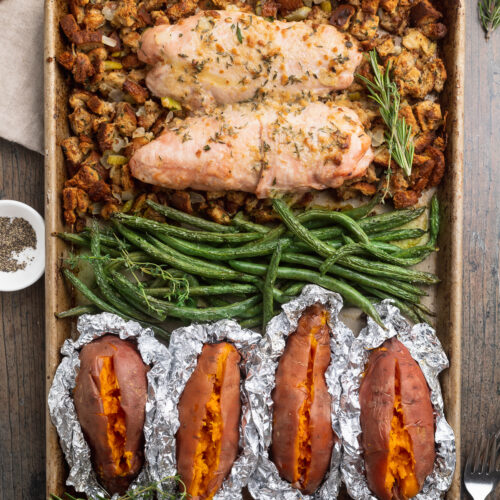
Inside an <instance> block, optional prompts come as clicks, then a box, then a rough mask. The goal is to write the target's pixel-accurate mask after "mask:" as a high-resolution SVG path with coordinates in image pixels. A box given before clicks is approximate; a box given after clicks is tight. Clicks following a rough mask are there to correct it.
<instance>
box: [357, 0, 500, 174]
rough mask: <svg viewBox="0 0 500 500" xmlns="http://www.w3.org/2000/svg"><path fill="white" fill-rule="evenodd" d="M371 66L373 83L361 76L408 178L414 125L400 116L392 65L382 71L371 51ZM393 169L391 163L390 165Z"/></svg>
mask: <svg viewBox="0 0 500 500" xmlns="http://www.w3.org/2000/svg"><path fill="white" fill-rule="evenodd" d="M499 1H500V0H499ZM369 54H370V65H371V67H372V72H373V76H374V78H373V82H372V81H371V80H368V78H365V77H364V76H362V75H357V76H358V78H359V79H360V80H362V81H363V82H364V83H365V85H366V87H367V89H368V92H369V93H370V97H371V99H373V100H374V101H375V102H376V103H377V104H378V106H379V112H380V116H381V117H382V119H383V120H384V123H385V124H386V126H387V130H386V133H385V140H386V141H387V145H388V147H389V153H390V155H391V157H392V158H393V159H394V161H396V163H397V164H398V165H399V166H400V167H401V168H402V169H403V172H404V173H405V174H406V176H407V177H409V176H410V175H411V167H412V164H413V155H414V153H415V145H414V143H413V139H412V136H411V126H410V125H408V124H407V123H406V121H405V119H404V118H400V117H399V108H400V103H401V96H400V95H399V91H398V88H397V86H396V84H395V83H394V82H393V81H392V80H391V77H390V72H391V65H390V63H389V64H388V65H387V68H386V69H385V72H384V73H382V72H381V71H380V68H379V66H378V58H377V52H376V51H375V50H371V51H370V53H369ZM388 170H389V171H390V164H389V167H388Z"/></svg>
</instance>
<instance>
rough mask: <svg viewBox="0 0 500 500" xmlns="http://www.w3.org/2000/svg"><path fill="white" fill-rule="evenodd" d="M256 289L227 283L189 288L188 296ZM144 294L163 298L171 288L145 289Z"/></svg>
mask: <svg viewBox="0 0 500 500" xmlns="http://www.w3.org/2000/svg"><path fill="white" fill-rule="evenodd" d="M256 291H257V287H256V286H255V285H250V284H248V285H247V284H242V283H227V284H225V285H207V286H190V287H189V296H190V297H199V296H205V295H229V294H239V293H241V294H249V293H255V292H256ZM146 293H147V294H148V295H151V296H152V297H164V296H166V295H168V294H170V293H172V289H171V288H147V289H146Z"/></svg>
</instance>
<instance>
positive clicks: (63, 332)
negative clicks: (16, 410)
mask: <svg viewBox="0 0 500 500" xmlns="http://www.w3.org/2000/svg"><path fill="white" fill-rule="evenodd" d="M440 5H441V8H442V9H443V10H444V12H445V19H446V24H447V26H448V30H449V32H448V35H447V37H446V38H445V40H444V46H443V50H444V60H445V64H446V68H447V71H448V81H447V84H446V87H445V90H444V93H443V96H442V104H443V107H444V109H445V110H447V112H448V115H447V131H448V137H449V142H448V146H447V151H446V160H447V173H446V175H445V179H444V181H443V183H442V184H441V185H440V187H439V192H438V195H439V199H440V201H441V205H442V210H443V213H442V229H441V234H440V238H439V242H438V244H439V248H440V251H439V253H438V254H437V256H436V257H435V258H434V259H433V260H432V261H431V262H430V263H427V266H430V268H431V269H432V270H435V271H437V272H438V274H439V276H440V278H441V280H442V281H441V283H440V284H439V285H438V286H437V287H436V289H435V292H433V295H432V296H431V297H430V300H431V302H432V303H433V305H434V307H435V308H436V310H437V313H438V315H437V318H436V327H437V332H438V336H439V338H440V340H441V342H442V343H443V346H444V348H445V350H446V352H447V354H448V356H449V359H450V368H449V370H447V371H446V372H445V373H444V376H443V377H442V385H443V394H444V398H445V404H446V413H447V419H448V421H449V422H450V424H451V425H452V427H453V429H454V430H455V434H456V438H457V470H456V473H455V477H454V481H453V485H452V487H451V490H450V492H449V493H448V496H447V498H448V499H453V500H455V499H456V500H458V499H459V498H460V472H461V465H460V391H461V379H460V375H461V319H462V209H463V208H462V200H463V187H462V176H463V126H464V125H463V109H464V102H463V101H464V57H465V48H464V46H465V13H464V0H443V1H442V2H440ZM65 13H67V0H45V221H46V231H47V238H46V259H47V261H46V272H45V287H46V294H45V297H46V299H45V300H46V307H45V312H46V320H45V328H46V332H45V335H46V343H45V357H46V373H45V376H46V386H47V390H48V388H49V387H50V385H51V383H52V378H53V376H54V372H55V370H56V367H57V365H58V364H59V361H60V356H59V349H60V347H61V344H62V343H63V341H64V340H65V339H66V338H68V337H69V336H70V335H71V332H72V330H71V329H72V323H71V320H57V319H56V318H55V316H54V313H55V312H56V311H62V310H65V309H67V308H68V307H69V306H70V302H71V300H70V297H71V294H70V290H69V288H68V287H67V286H66V284H65V282H64V280H63V278H62V276H61V273H60V264H61V259H62V258H63V256H64V253H65V245H64V243H63V242H62V241H60V240H59V239H57V238H55V237H53V236H52V234H53V233H54V232H57V231H62V230H64V221H63V219H62V207H61V205H62V200H61V190H62V186H63V184H64V181H65V179H66V171H65V166H64V158H63V154H62V152H61V148H60V143H61V141H62V140H63V139H64V138H65V137H67V135H68V124H67V118H66V116H67V113H66V111H67V95H68V85H67V80H66V77H65V75H64V73H63V71H61V69H60V68H59V67H58V65H57V62H56V61H55V56H56V54H57V53H58V52H59V47H61V46H62V43H63V40H62V35H61V33H60V29H59V19H60V18H61V16H62V15H64V14H65ZM46 422H47V424H46V493H47V495H46V497H47V498H49V494H50V493H54V494H57V495H61V494H62V493H63V492H64V490H65V489H64V483H65V479H66V473H67V471H66V465H65V462H64V458H63V456H62V454H61V450H60V447H59V443H58V438H57V434H56V432H55V429H54V427H53V426H52V424H51V422H50V417H49V416H48V412H47V417H46Z"/></svg>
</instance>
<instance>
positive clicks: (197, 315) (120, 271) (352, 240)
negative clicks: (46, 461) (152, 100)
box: [58, 197, 439, 337]
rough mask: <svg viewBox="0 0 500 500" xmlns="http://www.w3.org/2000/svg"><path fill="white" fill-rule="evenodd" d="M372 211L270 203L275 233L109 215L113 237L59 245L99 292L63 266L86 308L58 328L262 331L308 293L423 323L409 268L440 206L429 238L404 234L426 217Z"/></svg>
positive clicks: (238, 223)
mask: <svg viewBox="0 0 500 500" xmlns="http://www.w3.org/2000/svg"><path fill="white" fill-rule="evenodd" d="M378 201H379V200H378V198H374V199H373V200H372V201H371V202H370V203H368V204H367V205H364V206H361V207H358V208H355V209H352V210H347V211H343V212H336V211H331V210H326V209H311V210H306V211H303V212H300V213H294V212H293V211H292V210H291V209H290V208H289V207H288V206H287V204H286V203H285V202H284V201H282V200H273V207H274V210H275V211H276V213H277V214H278V215H279V217H280V218H281V221H282V223H281V224H280V225H278V226H276V227H268V226H265V225H261V224H256V223H255V222H252V221H249V220H247V219H246V218H245V217H244V215H243V214H241V213H239V214H237V215H236V216H235V217H234V218H233V220H232V225H230V226H223V225H220V224H216V223H214V222H210V221H207V220H205V219H202V218H199V217H196V216H193V215H189V214H186V213H183V212H180V211H178V210H176V209H174V208H171V207H166V206H162V205H158V204H156V203H154V202H152V201H148V204H149V205H150V206H151V207H152V208H153V209H155V210H156V211H157V212H158V213H160V214H162V215H163V216H164V217H165V219H166V220H167V221H170V222H165V223H163V222H157V221H153V220H150V219H145V218H142V217H136V216H133V215H126V214H122V213H118V214H116V215H115V216H114V217H113V221H112V222H113V226H112V228H109V227H107V228H100V227H98V226H97V224H96V223H94V224H93V225H92V226H91V228H90V229H89V228H87V229H86V230H84V231H83V232H81V233H79V234H73V233H60V234H58V236H59V237H60V238H62V239H64V240H66V241H68V242H70V243H72V244H74V245H76V246H80V247H87V248H89V249H90V253H89V254H84V255H81V256H80V257H79V258H81V259H86V260H87V261H88V262H90V265H91V266H92V270H93V272H94V275H95V282H96V286H95V287H94V288H93V289H91V288H89V287H88V286H86V285H85V284H84V283H83V282H82V281H81V280H80V279H79V278H78V277H77V275H76V274H75V273H74V272H73V271H72V270H71V269H70V268H69V267H68V266H66V267H65V269H64V274H65V276H66V277H67V279H68V280H69V281H70V282H71V283H72V285H73V286H74V287H75V288H77V289H78V290H79V291H80V292H81V293H82V294H83V296H84V297H86V299H87V300H88V301H89V302H90V303H91V305H86V306H79V307H75V308H73V309H70V310H69V311H64V312H62V313H59V315H58V316H59V317H60V318H63V317H70V316H75V315H79V314H83V313H87V312H94V311H97V310H101V311H107V312H112V313H115V314H117V315H119V316H122V317H124V318H126V319H134V320H137V321H139V322H141V323H143V324H147V325H149V326H151V327H152V328H153V329H154V330H155V331H156V332H157V334H159V335H160V336H163V337H167V336H168V334H167V333H166V332H165V331H164V330H163V329H162V328H161V327H159V326H158V324H161V323H162V322H164V321H165V320H166V319H167V318H169V317H170V318H177V319H179V320H184V321H188V322H189V321H200V322H201V321H215V320H219V319H223V318H235V319H238V320H239V321H240V323H241V325H242V326H245V327H255V326H262V327H265V325H266V324H267V322H268V321H269V320H270V319H271V318H272V317H273V316H274V315H275V314H276V313H277V304H280V303H284V302H288V301H289V300H291V299H292V298H294V297H295V296H297V295H298V294H299V293H300V291H301V290H302V288H303V287H304V286H305V285H306V284H308V283H315V284H317V285H320V286H322V287H324V288H327V289H329V290H332V291H334V292H338V293H340V294H341V295H342V297H343V298H344V301H345V302H346V303H347V304H349V305H352V306H356V307H359V308H360V309H361V310H362V311H364V312H365V313H366V314H368V315H370V316H371V317H372V318H373V319H374V320H375V321H377V322H378V323H380V318H379V316H378V314H377V312H376V310H375V308H374V307H373V304H374V303H376V302H379V301H380V300H381V299H386V298H389V299H392V300H393V301H394V303H395V304H396V305H397V306H398V307H399V308H400V309H401V311H402V312H403V313H404V314H405V315H406V316H407V317H408V318H409V319H411V320H412V321H414V322H420V321H426V319H427V315H429V314H432V312H431V311H429V310H428V309H427V308H425V307H424V306H422V305H421V304H420V300H421V298H422V297H423V296H424V295H426V292H425V291H424V290H422V288H421V287H420V285H432V284H435V283H437V282H438V281H439V279H438V278H437V276H435V275H434V274H431V273H427V272H422V271H418V270H415V269H411V267H412V266H414V265H415V264H418V263H419V262H421V261H422V260H424V259H425V258H426V257H427V256H428V255H429V254H430V253H432V252H434V251H436V241H437V236H438V232H439V206H438V202H437V199H436V198H435V197H434V198H433V199H432V201H431V206H430V209H429V224H428V229H427V231H426V230H423V229H415V228H411V229H407V228H402V227H401V226H404V225H405V224H407V223H408V222H411V221H412V220H414V219H416V218H418V217H419V216H420V215H422V213H423V212H424V211H425V210H426V209H425V207H423V208H418V209H410V210H397V211H393V212H387V213H383V214H379V215H371V216H370V215H369V214H370V213H371V212H372V210H373V208H374V206H375V205H376V203H377V202H378ZM179 223H180V224H182V225H179ZM186 225H187V226H189V228H187V227H186ZM426 233H429V238H428V240H429V241H428V242H427V243H426V244H424V245H417V246H412V247H409V248H407V249H401V248H400V247H399V246H396V245H394V244H393V243H394V242H395V241H403V240H410V239H414V238H420V237H422V236H423V235H424V234H426ZM391 242H392V243H391Z"/></svg>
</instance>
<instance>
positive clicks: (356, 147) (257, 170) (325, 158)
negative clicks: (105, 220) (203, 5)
mask: <svg viewBox="0 0 500 500" xmlns="http://www.w3.org/2000/svg"><path fill="white" fill-rule="evenodd" d="M370 146H371V139H370V137H369V136H368V135H367V134H366V133H365V132H364V130H363V127H362V125H361V123H360V121H359V118H358V116H357V115H356V113H355V112H354V111H352V110H350V109H348V108H344V107H339V106H335V105H334V104H333V103H331V102H327V103H323V102H309V103H308V102H306V101H305V100H304V102H303V103H301V102H299V103H294V104H281V103H278V102H276V101H269V102H266V103H261V104H256V103H241V104H234V105H228V106H224V107H219V108H216V109H215V110H214V111H213V112H212V113H211V114H209V115H208V114H203V115H195V116H191V117H188V118H185V119H184V120H174V122H173V123H172V124H171V125H170V128H168V129H167V130H166V131H165V132H164V133H163V134H162V135H161V136H160V137H158V138H157V139H155V140H153V141H152V142H151V143H149V144H147V145H145V146H143V147H142V148H141V149H139V150H138V151H137V152H136V153H135V154H134V156H133V157H132V159H131V161H130V167H131V171H132V174H133V175H134V176H135V177H136V178H137V179H139V180H141V181H143V182H147V183H150V184H156V185H159V186H163V187H166V188H172V189H187V188H192V189H199V190H204V191H219V190H223V191H225V190H238V191H246V192H250V193H255V194H256V195H257V196H258V197H259V198H267V197H272V196H275V195H276V194H279V193H286V192H292V191H293V192H301V191H307V190H310V189H325V188H335V187H338V186H340V185H342V183H343V182H344V180H346V179H350V178H353V177H357V176H360V175H362V174H363V173H364V171H365V170H366V168H367V167H368V165H369V164H370V162H371V161H372V159H373V151H372V149H371V147H370Z"/></svg>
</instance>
